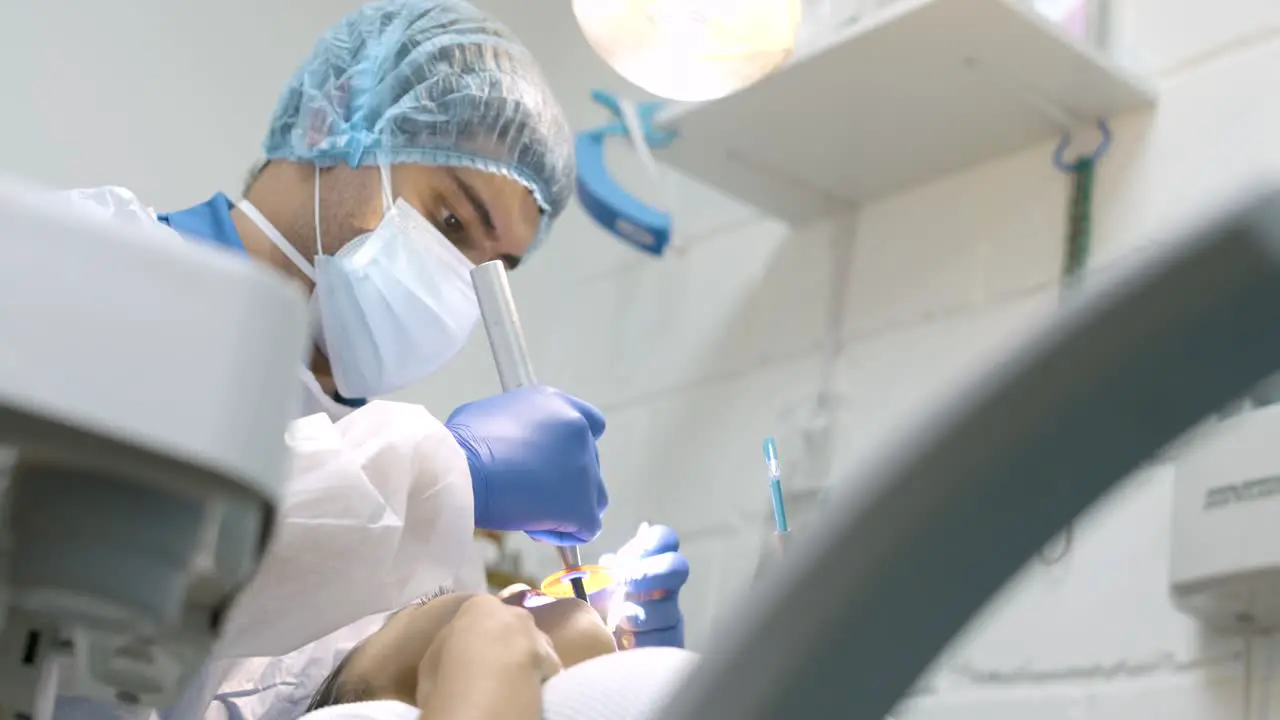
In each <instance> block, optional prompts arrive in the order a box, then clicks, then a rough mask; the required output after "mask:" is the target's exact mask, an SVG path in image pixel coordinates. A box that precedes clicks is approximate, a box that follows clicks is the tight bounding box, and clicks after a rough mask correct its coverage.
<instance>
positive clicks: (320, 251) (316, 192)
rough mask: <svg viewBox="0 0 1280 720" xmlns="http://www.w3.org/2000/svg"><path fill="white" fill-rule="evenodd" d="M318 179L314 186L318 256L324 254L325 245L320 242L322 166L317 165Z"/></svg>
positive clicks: (313, 203)
mask: <svg viewBox="0 0 1280 720" xmlns="http://www.w3.org/2000/svg"><path fill="white" fill-rule="evenodd" d="M315 168H316V181H315V183H314V184H313V186H312V195H313V202H312V205H313V206H314V212H315V222H316V257H317V258H319V257H320V256H322V255H324V245H322V244H321V243H320V166H319V165H316V166H315Z"/></svg>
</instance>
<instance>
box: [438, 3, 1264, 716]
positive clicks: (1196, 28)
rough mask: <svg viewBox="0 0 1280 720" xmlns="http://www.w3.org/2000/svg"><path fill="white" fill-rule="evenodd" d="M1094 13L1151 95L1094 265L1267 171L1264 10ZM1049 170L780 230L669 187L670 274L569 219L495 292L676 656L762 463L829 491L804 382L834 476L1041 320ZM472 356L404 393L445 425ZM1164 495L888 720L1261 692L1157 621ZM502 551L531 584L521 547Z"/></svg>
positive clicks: (1225, 647)
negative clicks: (764, 458) (593, 416)
mask: <svg viewBox="0 0 1280 720" xmlns="http://www.w3.org/2000/svg"><path fill="white" fill-rule="evenodd" d="M1118 4H1119V5H1120V10H1121V16H1120V17H1119V18H1118V20H1117V25H1118V27H1117V32H1118V33H1119V40H1120V43H1121V45H1122V48H1123V52H1124V55H1125V56H1126V57H1127V58H1129V59H1130V60H1131V61H1132V62H1133V63H1134V64H1135V65H1136V66H1138V67H1140V68H1142V69H1145V70H1148V71H1151V72H1152V73H1153V74H1154V76H1155V77H1156V78H1157V80H1158V82H1159V85H1160V88H1161V91H1162V100H1161V105H1160V109H1159V111H1158V112H1157V113H1156V114H1155V115H1154V116H1153V117H1135V118H1125V119H1120V120H1118V121H1117V122H1116V123H1115V125H1114V126H1115V131H1116V137H1115V143H1114V145H1113V151H1112V153H1111V154H1110V155H1109V156H1108V157H1107V158H1106V160H1105V161H1104V163H1103V165H1102V168H1101V171H1100V177H1099V180H1098V186H1097V208H1096V226H1095V228H1096V230H1095V232H1096V235H1095V265H1098V266H1100V265H1105V264H1107V263H1109V262H1113V261H1114V260H1115V259H1116V258H1118V257H1120V256H1122V255H1125V254H1127V253H1131V252H1140V251H1141V245H1142V243H1144V242H1147V241H1149V240H1151V239H1153V238H1155V239H1158V238H1159V237H1160V235H1161V231H1162V230H1163V229H1167V228H1170V227H1176V226H1177V223H1178V221H1179V219H1180V218H1182V217H1184V216H1185V215H1186V214H1188V213H1192V212H1195V211H1196V209H1198V208H1203V207H1205V206H1207V205H1210V204H1211V203H1212V202H1213V201H1214V200H1215V198H1218V197H1221V196H1222V194H1223V193H1225V192H1228V191H1230V190H1231V189H1232V188H1233V187H1235V186H1237V185H1238V184H1239V183H1241V182H1243V181H1245V180H1246V179H1247V178H1249V177H1251V176H1254V175H1255V174H1259V173H1272V172H1274V171H1275V170H1277V169H1280V90H1278V89H1277V88H1278V87H1280V86H1278V85H1277V80H1278V79H1280V41H1278V40H1277V38H1278V37H1280V4H1277V3H1275V2H1273V1H1272V0H1219V1H1218V2H1212V3H1210V2H1204V1H1203V0H1127V2H1126V0H1120V2H1119V3H1118ZM1051 152H1052V147H1051V146H1049V145H1046V146H1044V147H1039V148H1034V149H1031V150H1028V151H1027V152H1025V153H1022V154H1020V155H1017V156H1014V157H1007V158H1002V159H999V160H996V161H994V162H991V163H989V164H987V165H985V166H983V167H978V168H974V169H972V170H970V171H967V172H964V173H961V174H959V175H956V176H954V177H950V178H946V179H941V180H938V181H936V182H934V183H931V184H929V185H925V186H922V187H918V188H915V189H913V190H910V191H908V192H905V193H902V194H900V195H898V196H896V197H892V198H888V199H885V200H883V201H881V202H877V203H874V204H871V205H869V206H867V207H865V208H863V209H862V210H861V211H860V212H859V213H857V214H856V215H855V214H850V215H848V216H847V217H837V218H828V219H824V220H822V221H820V222H816V223H815V224H814V226H813V227H810V228H807V229H805V230H803V231H800V232H794V233H793V232H790V231H788V229H786V228H784V227H781V226H779V225H777V224H776V223H773V222H770V221H768V220H765V219H761V218H757V217H754V216H753V214H752V213H751V212H750V211H749V210H747V209H744V208H742V207H739V206H736V205H735V204H734V203H733V202H732V201H729V200H727V199H725V198H720V197H716V196H714V195H713V194H708V193H707V192H706V191H705V190H704V189H699V188H696V187H694V186H692V185H690V184H688V183H682V184H681V190H682V195H683V197H684V199H683V200H681V201H680V203H679V206H678V208H677V211H678V215H677V219H678V221H679V222H680V227H681V230H682V232H683V234H684V237H685V240H687V241H689V246H688V248H687V250H686V251H684V252H682V253H678V254H675V255H672V256H670V257H667V258H664V259H662V260H657V261H653V260H649V259H647V258H643V257H640V256H639V255H636V254H634V253H631V252H630V251H628V250H626V249H625V248H623V247H622V246H621V245H620V244H618V243H616V242H615V241H613V240H611V239H609V238H607V237H606V236H604V235H603V234H601V233H599V232H596V231H592V230H590V229H589V228H587V227H586V221H585V220H584V219H582V217H581V216H580V215H579V214H577V213H576V211H575V214H574V215H573V216H571V217H569V218H568V219H566V220H565V222H564V224H563V225H562V227H561V230H560V231H559V233H558V235H557V237H556V239H555V241H554V242H553V243H552V244H551V245H550V246H548V247H547V248H546V249H545V252H544V253H542V254H541V255H540V256H538V257H535V258H534V260H533V262H531V263H530V264H529V266H528V269H527V270H521V271H520V272H519V273H517V275H516V277H515V284H516V292H517V293H518V297H519V301H520V303H521V312H522V315H523V317H524V319H525V322H526V328H527V331H528V334H529V340H530V343H531V349H532V352H533V355H534V358H535V360H536V362H537V365H538V369H539V371H540V373H541V376H542V379H543V380H545V381H546V382H549V383H553V384H556V385H559V386H561V387H563V388H565V389H567V390H569V391H571V392H575V393H577V394H580V395H582V396H584V397H586V398H588V399H590V400H592V401H593V402H596V403H598V404H599V405H600V406H601V407H603V408H604V409H605V411H606V412H607V414H608V417H609V423H610V424H609V430H608V433H607V434H606V437H605V440H604V443H603V446H602V450H601V457H602V460H603V462H604V466H605V470H606V473H607V477H608V480H609V482H610V483H611V484H610V488H611V492H612V496H613V498H614V505H613V508H612V509H611V511H610V513H609V515H608V517H607V523H608V528H607V529H606V532H605V535H604V537H603V538H602V539H601V541H599V542H598V543H597V545H598V546H599V547H598V549H601V550H603V549H607V548H608V547H609V546H612V545H615V544H616V543H618V542H619V541H621V540H623V539H625V537H626V536H628V535H629V534H630V532H631V530H632V529H633V528H634V525H635V523H637V522H639V521H640V520H642V519H647V520H650V521H654V522H665V523H669V524H672V525H674V526H675V527H677V529H678V530H679V531H680V532H681V534H682V536H683V538H684V543H685V545H684V548H685V550H686V552H687V553H688V555H689V557H690V559H691V562H692V563H693V566H694V576H693V579H692V580H691V582H690V586H689V589H688V591H687V593H686V594H685V609H686V613H687V615H688V618H689V622H690V636H691V642H692V643H693V644H694V645H695V646H702V645H704V644H705V642H706V641H707V639H708V636H709V634H710V633H712V632H713V630H712V625H711V622H712V619H713V616H714V615H715V614H716V613H717V611H718V610H719V609H721V608H723V607H724V606H725V604H727V603H729V602H732V601H733V599H734V598H733V596H734V594H735V592H737V591H738V590H739V589H740V588H742V587H743V585H744V583H745V582H746V581H747V580H748V579H749V577H750V573H751V572H752V569H753V567H754V564H755V555H756V547H757V545H758V537H759V532H758V531H759V529H760V527H761V526H762V520H761V515H762V514H763V513H764V512H765V508H766V507H767V495H766V493H765V488H764V485H763V479H762V466H761V458H760V441H761V439H762V438H763V437H764V436H765V435H766V434H771V433H772V434H776V435H778V437H779V441H780V444H781V448H782V460H783V463H784V465H786V466H788V467H789V469H790V472H789V473H788V481H789V486H790V488H791V489H792V490H793V491H799V490H801V489H803V488H806V487H814V486H820V485H822V484H823V483H826V482H828V481H829V480H830V479H831V478H832V477H833V475H834V473H832V472H831V471H830V469H829V468H828V467H825V464H824V463H823V462H822V458H821V457H819V455H820V452H819V451H820V450H821V448H822V443H821V440H822V432H821V430H822V423H821V419H820V417H818V416H816V415H815V413H814V412H813V410H814V405H815V402H816V399H817V398H818V395H819V393H820V392H821V391H822V390H823V389H824V379H823V378H824V373H823V369H824V367H830V368H831V370H832V371H831V373H830V375H829V387H828V388H827V389H829V390H830V391H832V392H833V393H834V394H835V396H836V398H837V412H836V413H835V417H834V424H833V427H832V433H833V437H834V438H835V439H836V441H835V442H834V443H831V445H830V447H831V449H832V450H833V455H832V457H831V463H832V466H833V467H836V468H840V467H845V466H847V465H849V464H850V463H853V462H855V461H857V460H858V459H859V458H862V457H864V456H865V454H866V453H867V452H869V450H870V449H871V448H872V446H873V445H874V444H875V443H876V441H877V440H878V439H879V438H881V437H883V436H884V434H885V433H886V432H889V431H890V429H891V428H893V427H894V426H895V425H896V424H898V423H899V422H901V421H902V419H903V418H904V417H907V416H908V415H909V414H910V413H912V412H917V411H920V410H921V409H922V408H927V407H928V406H929V403H930V401H931V400H932V399H933V398H935V397H936V396H937V393H938V392H939V389H940V388H941V387H942V386H943V385H945V384H946V383H947V382H948V380H950V379H952V378H954V377H955V375H956V374H957V373H958V372H960V371H961V368H964V367H967V366H969V365H970V364H972V363H974V362H977V361H978V359H979V358H981V357H982V356H983V354H984V353H987V352H990V351H991V350H992V348H994V347H997V346H998V345H999V344H1000V343H1002V342H1005V341H1006V340H1007V339H1008V338H1009V337H1010V336H1011V335H1012V334H1014V333H1016V332H1017V331H1018V330H1019V329H1020V328H1023V327H1025V326H1026V324H1027V323H1028V322H1029V321H1030V320H1031V319H1033V318H1035V317H1037V316H1039V315H1040V314H1041V313H1043V312H1045V311H1046V310H1048V309H1049V308H1051V307H1052V305H1053V302H1054V293H1055V276H1056V273H1057V271H1058V263H1059V259H1060V255H1061V245H1062V241H1063V234H1064V222H1063V217H1064V211H1065V203H1066V201H1067V190H1068V188H1067V179H1066V178H1064V177H1063V176H1062V175H1061V174H1059V173H1058V172H1056V171H1055V170H1054V169H1053V167H1052V165H1051V162H1050V156H1051ZM475 340H476V342H474V343H473V344H472V346H471V347H470V348H469V349H468V351H467V352H466V353H465V355H464V357H462V358H459V360H458V361H457V362H456V363H454V365H453V366H452V367H451V368H450V369H449V370H448V371H447V373H446V374H445V376H443V377H441V378H438V379H437V380H436V381H435V382H431V383H428V384H427V385H425V386H423V387H421V388H418V389H416V390H415V392H414V394H413V396H414V397H418V398H421V399H423V400H425V401H428V402H429V403H430V404H431V405H432V406H434V407H448V406H451V404H452V403H456V402H459V401H462V400H464V399H466V398H467V397H468V396H471V395H474V394H475V393H476V392H477V391H482V390H483V391H492V390H494V389H496V384H495V382H494V380H493V370H492V367H491V365H490V363H489V360H488V357H487V354H486V350H485V347H484V343H483V339H482V338H479V337H478V338H476V339H475ZM806 425H808V426H809V431H808V433H807V435H808V441H809V442H810V445H809V446H808V448H809V449H807V450H806V449H803V448H805V446H804V445H803V442H804V441H805V436H806V432H805V427H806ZM806 456H808V457H806ZM797 465H799V466H800V467H797ZM1170 480H1171V478H1170V472H1169V469H1168V468H1166V467H1157V468H1154V469H1152V470H1150V471H1148V472H1145V473H1143V474H1142V475H1141V476H1140V477H1136V478H1133V479H1132V480H1131V481H1130V482H1129V484H1128V485H1127V486H1125V488H1124V489H1123V490H1122V491H1121V492H1119V493H1118V494H1117V495H1116V496H1114V497H1113V498H1112V499H1110V500H1109V501H1108V502H1107V503H1106V504H1105V506H1103V507H1101V508H1099V509H1097V510H1096V511H1095V512H1094V513H1093V514H1092V515H1091V516H1090V517H1089V518H1087V520H1086V521H1085V522H1084V523H1083V524H1082V525H1081V527H1079V528H1078V532H1077V533H1076V538H1075V543H1074V546H1073V548H1072V550H1071V552H1070V554H1069V555H1068V556H1067V557H1066V559H1064V560H1063V561H1062V562H1061V563H1059V564H1057V565H1055V566H1052V567H1048V566H1041V565H1036V564H1033V565H1030V566H1028V568H1027V569H1026V570H1025V572H1024V573H1023V575H1022V576H1021V577H1020V578H1019V579H1018V580H1017V582H1016V583H1014V584H1013V585H1012V586H1011V587H1010V588H1009V590H1008V591H1007V592H1006V593H1005V594H1004V595H1003V596H1002V597H1001V598H1000V599H999V601H998V602H997V603H995V605H994V606H993V607H991V608H989V609H988V611H987V612H985V613H984V615H983V617H981V618H980V619H979V620H978V621H977V622H976V623H975V625H974V626H973V627H972V629H971V630H970V631H969V632H968V633H967V635H966V636H965V637H964V638H963V639H962V640H961V641H960V642H958V643H957V644H956V646H955V647H954V648H953V649H952V651H951V652H950V653H949V656H948V657H947V658H946V659H944V661H943V662H942V663H940V666H939V669H938V671H937V673H936V674H935V676H934V677H933V678H932V679H931V680H930V681H929V682H927V683H925V684H924V685H923V687H922V690H921V694H920V696H919V697H918V698H917V699H916V700H915V701H914V703H913V704H912V706H911V708H910V711H909V712H907V713H905V715H906V716H908V717H916V718H925V719H933V718H939V719H942V718H945V719H947V720H958V719H962V718H983V719H984V720H999V719H1000V718H1019V719H1022V718H1038V719H1041V720H1056V719H1058V718H1062V719H1066V718H1085V717H1088V718H1160V719H1162V720H1181V719H1188V720H1191V719H1196V720H1199V719H1207V718H1220V717H1240V716H1242V715H1243V714H1244V712H1245V701H1244V693H1245V690H1246V686H1247V685H1249V686H1251V687H1252V688H1253V691H1254V693H1255V695H1258V696H1263V695H1267V694H1269V693H1270V692H1271V688H1270V686H1269V683H1267V682H1263V681H1262V679H1261V677H1260V678H1258V679H1256V680H1255V682H1252V683H1248V684H1246V682H1245V676H1244V672H1243V663H1242V646H1241V643H1240V642H1239V641H1236V640H1231V639H1222V638H1211V637H1205V636H1203V635H1202V634H1201V632H1200V631H1199V630H1198V629H1197V627H1196V626H1195V625H1194V624H1193V623H1192V622H1191V621H1189V620H1187V619H1185V618H1184V617H1183V616H1181V615H1179V614H1178V613H1177V612H1175V611H1174V610H1173V609H1172V607H1171V606H1170V604H1169V602H1168V599H1167V567H1168V562H1169V557H1168V524H1169V513H1170V498H1169V491H1170ZM802 531H803V527H802V524H801V527H800V528H798V529H797V532H802ZM528 552H529V558H530V559H531V560H537V559H539V558H541V560H538V561H539V562H541V563H543V564H544V566H549V565H550V564H551V563H552V560H551V558H550V553H549V552H548V551H546V550H545V549H540V548H529V550H528ZM1259 645H1263V644H1262V643H1259ZM1264 649H1265V648H1262V647H1259V648H1256V649H1255V656H1256V657H1255V660H1257V662H1255V663H1254V665H1255V668H1257V667H1260V666H1261V665H1262V664H1263V662H1262V661H1263V658H1264V656H1265V653H1264ZM1257 673H1258V674H1259V675H1260V676H1261V675H1265V673H1264V672H1263V671H1262V670H1257ZM1255 700H1258V702H1254V703H1253V705H1254V707H1255V711H1256V712H1259V713H1260V712H1261V711H1258V710H1256V708H1257V707H1258V706H1259V705H1260V704H1261V703H1260V697H1259V698H1255ZM1277 704H1280V701H1278V702H1277ZM1256 716H1258V717H1262V715H1261V714H1258V715H1256Z"/></svg>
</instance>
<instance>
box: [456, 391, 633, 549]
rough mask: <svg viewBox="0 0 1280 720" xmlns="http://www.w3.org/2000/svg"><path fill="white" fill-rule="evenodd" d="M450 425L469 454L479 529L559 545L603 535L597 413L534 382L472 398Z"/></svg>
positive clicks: (600, 427) (605, 497) (600, 429)
mask: <svg viewBox="0 0 1280 720" xmlns="http://www.w3.org/2000/svg"><path fill="white" fill-rule="evenodd" d="M445 427H447V428H449V432H451V433H453V437H454V439H455V440H457V441H458V445H459V446H461V447H462V450H463V452H465V453H466V454H467V464H468V465H469V466H470V468H471V489H472V491H473V492H474V493H475V512H476V527H478V528H483V529H485V530H523V531H524V532H526V533H528V535H529V537H531V538H533V539H534V540H541V541H543V542H548V543H552V544H554V545H582V544H584V543H588V542H591V541H592V540H594V539H595V537H596V536H597V535H599V534H600V516H601V515H603V514H604V509H605V508H606V507H607V506H608V505H609V494H608V493H607V492H605V489H604V479H603V478H602V477H601V476H600V457H599V454H598V453H597V452H596V440H598V439H599V438H600V436H601V435H602V434H604V415H602V414H601V413H600V411H599V410H597V409H595V408H594V407H592V406H591V405H589V404H587V403H585V402H583V401H581V400H579V399H577V398H575V397H573V396H571V395H566V394H565V393H562V392H560V391H559V390H555V389H552V388H549V387H541V386H535V387H526V388H521V389H519V390H513V391H512V392H509V393H503V394H502V395H494V396H493V397H488V398H485V399H483V400H477V401H476V402H472V403H467V404H466V405H463V406H462V407H460V408H458V409H457V410H454V411H453V414H452V415H450V416H449V419H448V421H447V422H445Z"/></svg>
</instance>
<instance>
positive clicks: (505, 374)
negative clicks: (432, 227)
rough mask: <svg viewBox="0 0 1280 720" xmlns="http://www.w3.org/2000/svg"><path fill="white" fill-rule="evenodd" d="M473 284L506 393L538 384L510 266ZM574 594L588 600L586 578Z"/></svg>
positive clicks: (566, 557) (475, 277) (569, 565)
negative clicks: (511, 282) (530, 358)
mask: <svg viewBox="0 0 1280 720" xmlns="http://www.w3.org/2000/svg"><path fill="white" fill-rule="evenodd" d="M471 284H472V285H474V286H475V289H476V300H477V301H478V302H479V304H480V320H481V322H482V323H483V324H484V332H485V334H486V335H487V336H488V337H489V349H490V350H491V351H492V352H493V364H494V366H495V367H497V369H498V382H499V383H501V384H502V391H503V392H510V391H512V390H518V389H520V388H522V387H527V386H529V385H536V384H537V382H538V381H537V380H536V379H535V378H534V376H533V363H532V362H530V360H529V349H528V348H527V347H526V346H525V343H524V332H523V331H522V330H521V329H520V315H519V314H517V313H516V303H515V298H514V297H512V295H511V284H510V283H509V282H507V266H506V265H505V264H504V263H503V262H502V261H501V260H493V261H490V262H487V263H484V264H482V265H477V266H476V268H475V269H474V270H472V271H471ZM556 552H557V553H559V555H560V562H561V564H562V565H564V568H565V569H566V570H572V569H574V568H578V567H582V554H581V552H580V551H579V549H578V547H577V546H576V545H571V546H563V547H557V548H556ZM570 582H571V583H572V584H573V594H574V595H575V596H576V597H577V598H578V599H579V600H582V601H584V602H586V601H587V591H586V587H585V586H584V585H583V582H582V578H580V577H572V578H571V579H570Z"/></svg>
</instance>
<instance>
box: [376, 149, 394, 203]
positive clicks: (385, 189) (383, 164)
mask: <svg viewBox="0 0 1280 720" xmlns="http://www.w3.org/2000/svg"><path fill="white" fill-rule="evenodd" d="M378 175H379V176H380V177H381V178H382V214H384V215H385V214H387V213H389V212H391V208H392V206H393V205H395V200H394V199H393V198H392V196H391V164H390V163H388V162H387V161H385V160H379V161H378Z"/></svg>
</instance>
